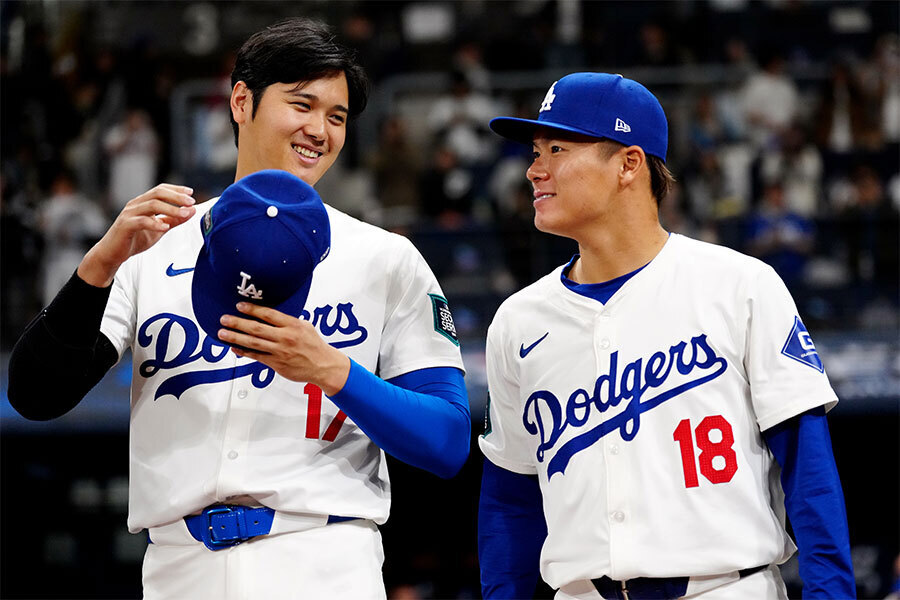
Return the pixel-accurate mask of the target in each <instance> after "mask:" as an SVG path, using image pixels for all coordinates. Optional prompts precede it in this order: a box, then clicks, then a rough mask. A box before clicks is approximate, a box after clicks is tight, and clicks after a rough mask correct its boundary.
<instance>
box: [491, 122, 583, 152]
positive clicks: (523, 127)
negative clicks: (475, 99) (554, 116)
mask: <svg viewBox="0 0 900 600" xmlns="http://www.w3.org/2000/svg"><path fill="white" fill-rule="evenodd" d="M490 127H491V129H492V130H493V131H494V133H496V134H497V135H499V136H502V137H505V138H506V139H508V140H512V141H514V142H519V143H520V144H527V145H529V146H530V145H531V143H532V141H534V132H535V131H537V130H538V129H540V128H541V127H544V128H546V129H556V130H559V131H568V132H569V133H579V134H581V135H587V136H590V137H597V134H595V133H593V132H591V131H587V130H585V129H580V128H578V127H571V126H569V125H564V124H562V123H554V122H552V121H538V120H534V119H519V118H516V117H496V118H494V119H491V122H490ZM598 139H599V138H598Z"/></svg>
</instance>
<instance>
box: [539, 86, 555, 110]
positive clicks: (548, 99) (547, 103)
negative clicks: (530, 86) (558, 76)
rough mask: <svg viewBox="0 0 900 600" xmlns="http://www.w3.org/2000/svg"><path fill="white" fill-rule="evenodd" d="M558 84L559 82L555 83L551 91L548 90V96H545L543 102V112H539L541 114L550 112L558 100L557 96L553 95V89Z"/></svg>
mask: <svg viewBox="0 0 900 600" xmlns="http://www.w3.org/2000/svg"><path fill="white" fill-rule="evenodd" d="M557 83H559V82H558V81H554V82H553V85H551V86H550V89H549V90H547V95H546V96H544V101H543V102H541V110H539V111H538V112H539V113H542V112H544V111H545V110H550V109H551V108H552V104H553V101H554V100H556V94H554V93H553V88H555V87H556V84H557Z"/></svg>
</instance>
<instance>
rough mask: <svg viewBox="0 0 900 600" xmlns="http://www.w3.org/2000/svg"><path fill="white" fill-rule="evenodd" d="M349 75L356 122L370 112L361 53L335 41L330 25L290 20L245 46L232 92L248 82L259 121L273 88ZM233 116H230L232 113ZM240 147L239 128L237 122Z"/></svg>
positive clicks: (240, 52)
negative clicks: (262, 103) (358, 56)
mask: <svg viewBox="0 0 900 600" xmlns="http://www.w3.org/2000/svg"><path fill="white" fill-rule="evenodd" d="M338 73H344V76H345V77H346V78H347V88H348V90H349V101H350V106H348V108H349V110H350V115H349V116H350V118H353V117H355V116H356V115H358V114H359V113H361V112H362V111H363V109H365V107H366V102H367V101H368V98H369V79H368V77H367V76H366V73H365V71H363V68H362V67H361V66H360V65H359V63H357V62H356V55H355V53H354V52H353V51H352V50H351V49H350V48H348V47H346V46H344V45H342V44H340V43H339V42H337V41H336V40H335V36H334V34H333V33H332V31H331V28H329V27H328V26H327V25H325V24H324V23H320V22H318V21H314V20H311V19H305V18H300V17H297V18H292V19H286V20H284V21H280V22H278V23H275V24H274V25H270V26H269V27H266V28H265V29H263V30H262V31H258V32H256V33H254V34H253V35H252V36H250V38H249V39H248V40H247V41H246V42H244V44H243V45H242V46H241V48H240V50H238V53H237V57H236V58H235V62H234V69H233V70H232V71H231V87H232V89H234V85H235V84H236V83H237V82H238V81H243V82H244V83H245V84H246V85H247V89H249V90H250V102H251V104H252V106H253V111H252V113H251V118H252V117H255V116H256V111H257V109H258V108H259V102H260V100H262V97H263V94H264V93H265V92H266V88H268V87H269V86H270V85H272V84H273V83H295V82H309V81H314V80H316V79H321V78H323V77H330V76H333V75H337V74H338ZM229 114H230V113H229ZM231 126H232V128H233V129H234V143H235V145H237V143H238V125H237V123H236V122H235V121H234V116H233V115H232V116H231Z"/></svg>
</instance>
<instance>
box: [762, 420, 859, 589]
mask: <svg viewBox="0 0 900 600" xmlns="http://www.w3.org/2000/svg"><path fill="white" fill-rule="evenodd" d="M763 436H764V437H765V439H766V443H767V444H768V445H769V448H770V449H771V450H772V454H773V455H774V456H775V460H777V461H778V464H779V465H781V486H782V488H783V489H784V494H785V509H786V511H787V516H788V519H790V522H791V526H792V527H793V529H794V537H795V538H796V540H797V546H798V548H799V549H800V554H799V557H798V560H799V563H800V577H801V578H802V579H803V598H855V597H856V583H855V580H854V577H853V565H852V563H851V561H850V535H849V532H848V528H847V511H846V508H845V506H844V493H843V490H842V489H841V480H840V479H839V477H838V472H837V466H836V465H835V462H834V452H833V451H832V448H831V436H830V435H829V433H828V421H827V420H826V418H825V409H824V408H823V407H819V408H816V409H813V410H810V411H807V412H805V413H803V414H801V415H798V416H796V417H794V418H792V419H788V420H787V421H785V422H784V423H780V424H778V425H776V426H775V427H772V428H771V429H768V430H766V431H764V432H763Z"/></svg>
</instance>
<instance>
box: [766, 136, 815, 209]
mask: <svg viewBox="0 0 900 600" xmlns="http://www.w3.org/2000/svg"><path fill="white" fill-rule="evenodd" d="M822 173H823V167H822V155H821V153H820V152H819V149H818V148H817V147H816V146H815V145H814V144H812V143H811V142H810V141H809V136H808V135H807V133H806V130H805V129H804V127H803V126H802V125H800V124H799V123H793V124H791V125H790V126H789V127H788V128H787V129H786V130H785V132H784V134H783V135H782V138H781V144H780V148H779V149H778V150H775V151H772V152H766V153H764V154H763V156H762V160H761V164H760V176H761V177H762V180H763V181H764V182H768V181H781V182H783V186H784V198H785V203H786V205H787V208H788V211H789V212H792V213H797V214H800V215H803V216H804V217H815V216H816V215H817V214H819V213H820V212H821V211H820V209H821V207H820V204H821V200H822V185H821V184H822Z"/></svg>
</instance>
